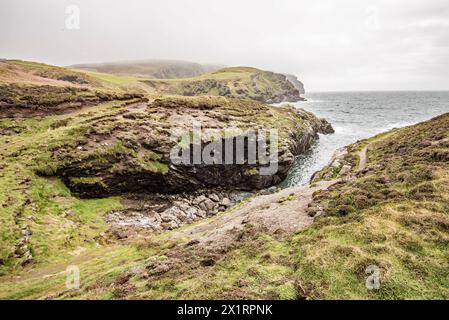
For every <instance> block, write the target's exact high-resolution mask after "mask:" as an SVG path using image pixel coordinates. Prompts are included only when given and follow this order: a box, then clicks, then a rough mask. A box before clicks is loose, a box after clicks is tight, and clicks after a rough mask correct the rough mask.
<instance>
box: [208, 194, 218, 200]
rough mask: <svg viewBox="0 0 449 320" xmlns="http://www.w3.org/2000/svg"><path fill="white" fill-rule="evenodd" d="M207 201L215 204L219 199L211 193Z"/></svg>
mask: <svg viewBox="0 0 449 320" xmlns="http://www.w3.org/2000/svg"><path fill="white" fill-rule="evenodd" d="M209 199H211V200H212V201H215V202H219V201H220V198H219V197H218V196H217V195H216V194H215V193H212V194H211V195H209Z"/></svg>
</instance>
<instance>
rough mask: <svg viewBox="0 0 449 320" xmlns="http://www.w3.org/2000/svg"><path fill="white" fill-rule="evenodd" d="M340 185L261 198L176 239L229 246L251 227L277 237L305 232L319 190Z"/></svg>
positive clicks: (296, 189)
mask: <svg viewBox="0 0 449 320" xmlns="http://www.w3.org/2000/svg"><path fill="white" fill-rule="evenodd" d="M336 182H337V181H322V182H319V183H317V184H316V185H314V186H313V187H310V186H299V187H292V188H287V189H284V190H281V191H280V192H277V193H273V194H269V195H263V196H257V197H255V198H253V199H251V200H249V202H246V203H244V204H243V205H242V206H241V207H240V208H237V209H234V210H233V211H231V212H227V213H224V214H223V215H221V216H219V217H217V218H216V219H213V220H212V221H210V220H206V221H204V222H200V223H198V224H195V225H193V226H190V227H188V228H186V229H183V230H182V231H179V232H175V233H173V235H172V238H179V237H186V236H187V237H189V238H190V239H191V240H192V241H195V242H196V243H204V244H207V245H208V247H209V246H210V245H214V244H218V245H220V246H226V245H228V244H230V243H231V242H232V241H234V240H235V235H236V234H238V233H239V231H240V230H243V228H244V227H245V225H247V224H251V225H253V226H255V227H257V228H261V229H262V228H263V229H265V230H268V231H269V232H273V233H290V232H294V231H297V230H300V229H303V228H305V227H307V226H309V225H310V224H312V223H313V218H312V217H309V216H308V214H307V212H306V209H307V207H308V205H309V203H310V202H311V201H312V195H313V193H314V192H315V191H317V190H323V189H327V188H328V187H329V186H331V185H333V184H335V183H336Z"/></svg>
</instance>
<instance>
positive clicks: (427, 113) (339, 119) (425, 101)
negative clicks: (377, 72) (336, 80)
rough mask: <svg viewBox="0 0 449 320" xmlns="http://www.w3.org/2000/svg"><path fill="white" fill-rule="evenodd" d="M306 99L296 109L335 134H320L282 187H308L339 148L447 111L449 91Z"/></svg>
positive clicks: (310, 96) (348, 94)
mask: <svg viewBox="0 0 449 320" xmlns="http://www.w3.org/2000/svg"><path fill="white" fill-rule="evenodd" d="M305 97H306V98H307V99H308V101H305V102H301V101H300V102H297V103H295V106H296V107H300V108H303V109H305V110H307V111H311V112H313V113H314V114H316V115H317V116H319V117H322V118H325V119H327V120H328V121H329V122H330V123H331V124H332V126H333V127H334V129H335V133H334V134H331V135H320V137H319V140H318V141H317V142H316V143H315V144H314V145H313V147H312V149H311V150H310V151H309V152H308V153H306V154H304V155H302V156H300V157H299V158H298V159H297V161H296V163H295V165H294V166H293V168H292V170H291V171H290V173H289V176H288V177H287V179H286V180H285V181H284V182H283V186H293V185H302V184H307V183H308V182H309V180H310V178H311V176H312V174H313V173H314V172H316V171H318V170H320V169H322V168H323V167H324V166H325V165H327V164H328V163H329V161H330V159H331V157H332V155H333V153H334V152H335V150H337V149H338V148H340V147H343V146H345V145H348V144H351V143H354V142H356V141H357V140H360V139H364V138H368V137H371V136H373V135H376V134H378V133H381V132H384V131H388V130H390V129H393V128H400V127H404V126H409V125H412V124H416V123H418V122H421V121H425V120H428V119H431V118H433V117H435V116H438V115H440V114H443V113H446V112H449V91H444V92H430V91H429V92H405V91H404V92H326V93H310V94H306V95H305Z"/></svg>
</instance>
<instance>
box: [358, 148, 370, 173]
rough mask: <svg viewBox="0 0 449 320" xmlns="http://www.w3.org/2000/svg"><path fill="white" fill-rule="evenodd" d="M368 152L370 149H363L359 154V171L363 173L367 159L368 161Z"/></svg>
mask: <svg viewBox="0 0 449 320" xmlns="http://www.w3.org/2000/svg"><path fill="white" fill-rule="evenodd" d="M367 152H368V147H365V148H363V149H362V150H360V152H359V159H360V161H359V171H362V170H363V169H365V168H366V159H367V156H366V154H367Z"/></svg>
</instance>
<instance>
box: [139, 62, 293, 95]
mask: <svg viewBox="0 0 449 320" xmlns="http://www.w3.org/2000/svg"><path fill="white" fill-rule="evenodd" d="M144 82H145V83H146V84H148V85H149V86H151V87H153V88H154V90H155V91H157V92H161V93H164V94H174V95H183V96H198V95H217V96H225V97H232V98H240V99H242V98H247V99H248V98H249V99H252V100H257V101H263V102H268V103H276V102H283V101H297V100H300V99H301V97H300V92H299V90H298V89H297V88H296V87H295V85H294V84H293V83H292V82H290V81H289V80H288V79H287V77H286V76H285V75H282V74H278V73H274V72H270V71H263V70H259V69H256V68H249V67H233V68H224V69H220V70H218V71H215V72H212V73H207V74H203V75H201V76H198V77H194V78H188V79H171V80H154V79H152V80H145V81H144Z"/></svg>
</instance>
